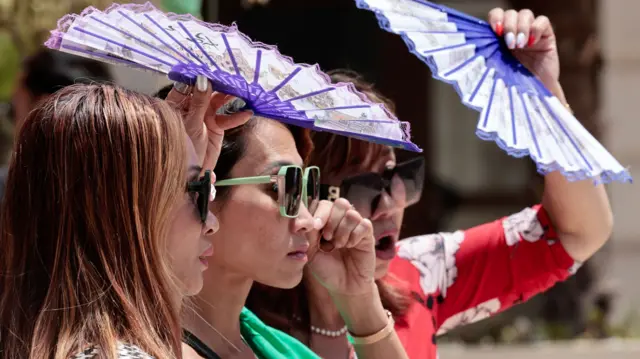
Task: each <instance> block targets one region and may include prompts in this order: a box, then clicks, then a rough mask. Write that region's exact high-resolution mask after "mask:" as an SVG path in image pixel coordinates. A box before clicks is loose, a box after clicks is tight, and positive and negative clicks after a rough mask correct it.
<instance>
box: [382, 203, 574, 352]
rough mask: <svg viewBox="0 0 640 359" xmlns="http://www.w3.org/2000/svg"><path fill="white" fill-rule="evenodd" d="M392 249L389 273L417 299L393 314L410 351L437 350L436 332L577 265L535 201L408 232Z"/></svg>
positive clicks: (523, 295)
mask: <svg viewBox="0 0 640 359" xmlns="http://www.w3.org/2000/svg"><path fill="white" fill-rule="evenodd" d="M397 253H398V254H397V256H396V258H395V259H393V260H392V261H391V266H390V269H389V274H390V276H388V280H389V281H391V282H392V283H393V282H396V281H397V283H395V284H399V285H402V286H408V289H409V290H410V292H411V294H412V296H413V297H414V299H415V300H416V301H415V303H414V304H413V305H411V306H410V308H409V310H408V312H407V314H406V315H405V316H404V317H402V318H396V331H397V333H398V335H399V337H400V340H401V341H402V342H403V344H404V347H405V349H406V350H407V354H408V355H409V358H411V359H435V358H437V350H436V336H437V335H439V334H443V333H445V332H446V331H448V330H451V329H453V328H455V327H457V326H460V325H464V324H469V323H472V322H475V321H478V320H481V319H484V318H486V317H488V316H490V315H492V314H495V313H498V312H500V311H502V310H504V309H507V308H509V307H511V306H512V305H514V304H517V303H520V302H522V301H525V300H528V299H529V298H531V297H532V296H534V295H536V294H538V293H540V292H543V291H545V290H547V289H549V288H550V287H551V286H553V285H554V284H555V283H557V282H559V281H563V280H565V279H567V278H568V277H569V276H570V275H571V274H573V273H575V271H576V270H577V269H578V268H579V266H580V264H579V263H577V262H576V261H574V260H573V259H572V258H571V257H570V256H569V255H568V254H567V252H566V251H565V250H564V248H563V247H562V244H561V243H560V242H559V241H558V239H557V236H556V233H555V231H554V229H553V228H552V227H551V223H550V220H549V217H548V215H547V212H546V211H545V210H544V208H542V206H534V207H532V208H526V209H524V210H523V211H521V212H519V213H516V214H514V215H511V216H509V217H505V218H502V219H499V220H497V221H494V222H491V223H486V224H483V225H480V226H478V227H474V228H471V229H468V230H466V231H457V232H454V233H438V234H430V235H422V236H417V237H412V238H407V239H404V240H402V241H400V242H399V243H398V246H397ZM391 278H395V279H391Z"/></svg>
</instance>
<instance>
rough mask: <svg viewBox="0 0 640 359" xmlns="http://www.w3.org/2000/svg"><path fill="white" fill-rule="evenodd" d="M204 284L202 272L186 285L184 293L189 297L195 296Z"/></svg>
mask: <svg viewBox="0 0 640 359" xmlns="http://www.w3.org/2000/svg"><path fill="white" fill-rule="evenodd" d="M203 286H204V281H203V280H202V274H201V275H200V277H199V278H198V279H194V280H192V281H191V282H189V283H188V284H187V285H186V286H185V291H184V295H185V296H187V297H190V296H194V295H196V294H198V293H200V291H201V290H202V287H203Z"/></svg>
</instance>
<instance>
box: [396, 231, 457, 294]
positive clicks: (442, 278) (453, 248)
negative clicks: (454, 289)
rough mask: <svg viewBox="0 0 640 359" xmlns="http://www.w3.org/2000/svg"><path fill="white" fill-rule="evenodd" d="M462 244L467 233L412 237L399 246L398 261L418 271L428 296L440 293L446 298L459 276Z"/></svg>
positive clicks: (421, 283)
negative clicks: (405, 261) (448, 290)
mask: <svg viewBox="0 0 640 359" xmlns="http://www.w3.org/2000/svg"><path fill="white" fill-rule="evenodd" d="M462 241H464V231H457V232H454V233H437V234H427V235H422V236H416V237H411V238H407V239H404V240H402V241H400V242H398V245H397V249H398V257H400V258H402V259H405V260H407V261H409V262H411V264H413V265H414V266H415V267H416V269H417V270H418V272H419V273H420V287H421V288H422V291H423V293H424V294H425V295H429V294H433V293H436V292H437V291H440V294H442V296H443V297H445V296H446V292H447V288H449V287H451V286H452V285H453V283H454V282H455V280H456V277H457V276H458V269H457V267H456V257H455V256H456V253H457V252H458V249H459V248H460V244H462Z"/></svg>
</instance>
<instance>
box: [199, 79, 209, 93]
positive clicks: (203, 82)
mask: <svg viewBox="0 0 640 359" xmlns="http://www.w3.org/2000/svg"><path fill="white" fill-rule="evenodd" d="M208 87H209V79H207V78H206V77H204V76H202V75H198V76H197V77H196V88H197V89H198V91H200V92H205V91H207V88H208Z"/></svg>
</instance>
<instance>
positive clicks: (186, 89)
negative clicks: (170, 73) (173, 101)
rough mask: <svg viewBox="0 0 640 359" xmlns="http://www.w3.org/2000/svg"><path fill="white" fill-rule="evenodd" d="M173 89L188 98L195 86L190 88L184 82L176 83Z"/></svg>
mask: <svg viewBox="0 0 640 359" xmlns="http://www.w3.org/2000/svg"><path fill="white" fill-rule="evenodd" d="M173 88H174V89H175V90H176V91H178V92H179V93H181V94H183V95H185V96H187V95H189V94H191V90H192V89H193V86H190V85H188V84H185V83H183V82H174V83H173Z"/></svg>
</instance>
